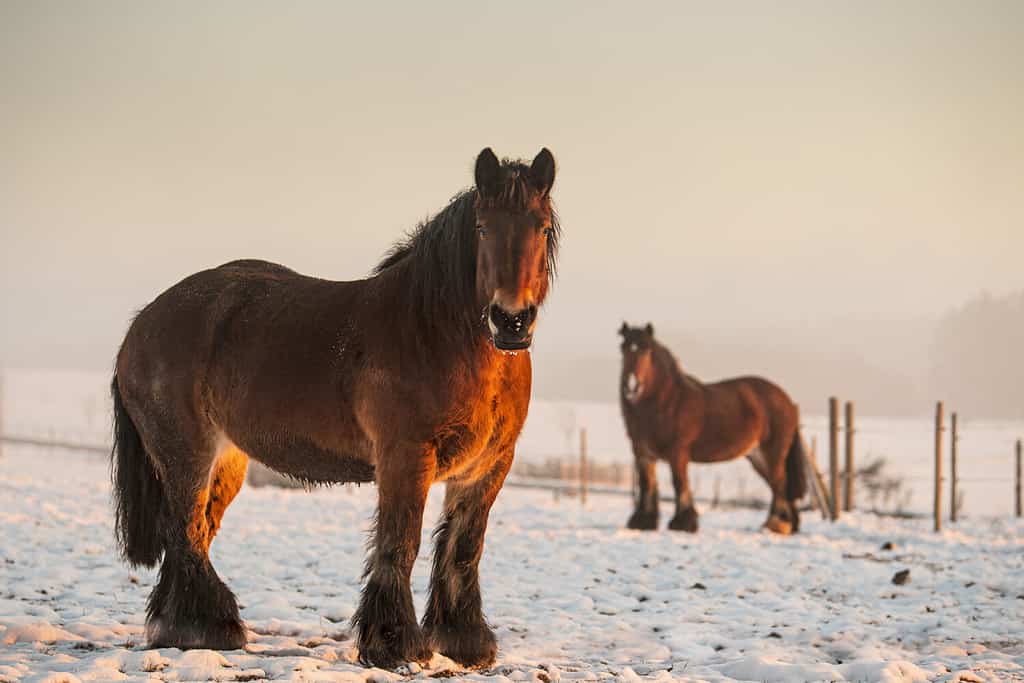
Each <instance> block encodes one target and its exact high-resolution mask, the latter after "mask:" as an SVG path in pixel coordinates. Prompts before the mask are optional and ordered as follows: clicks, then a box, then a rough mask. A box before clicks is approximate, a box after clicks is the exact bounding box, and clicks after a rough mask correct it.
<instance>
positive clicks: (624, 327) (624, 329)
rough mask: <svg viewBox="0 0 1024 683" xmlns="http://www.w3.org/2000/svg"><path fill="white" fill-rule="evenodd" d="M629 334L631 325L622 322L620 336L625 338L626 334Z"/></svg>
mask: <svg viewBox="0 0 1024 683" xmlns="http://www.w3.org/2000/svg"><path fill="white" fill-rule="evenodd" d="M627 332H629V325H627V324H626V322H625V321H623V322H622V327H620V328H619V335H620V336H623V337H625V336H626V333H627Z"/></svg>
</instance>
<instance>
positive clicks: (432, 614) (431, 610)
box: [423, 451, 512, 667]
mask: <svg viewBox="0 0 1024 683" xmlns="http://www.w3.org/2000/svg"><path fill="white" fill-rule="evenodd" d="M511 464H512V453H511V451H510V452H508V453H507V454H502V455H501V456H500V458H499V460H498V462H497V463H495V466H494V469H492V470H491V471H490V472H489V473H488V474H487V475H485V476H484V477H483V478H482V479H480V480H478V481H475V482H472V483H462V482H458V481H451V482H449V483H448V488H447V490H446V492H445V501H444V514H443V515H442V517H441V521H440V523H439V525H438V527H437V532H436V534H435V538H436V545H435V547H434V570H433V573H432V574H431V577H430V598H429V600H428V602H427V610H426V613H425V614H424V616H423V628H424V630H425V631H426V634H427V637H428V642H429V643H430V645H431V646H432V647H433V648H434V649H436V650H437V651H438V652H440V653H441V654H443V655H445V656H446V657H450V658H451V659H453V660H455V661H456V662H458V663H459V664H462V665H463V666H467V667H486V666H490V665H491V664H493V663H494V658H495V656H496V655H497V652H498V643H497V639H496V638H495V637H494V632H493V631H492V630H491V627H490V626H488V625H487V621H486V620H485V619H484V614H483V604H482V601H481V598H480V577H479V569H478V567H479V564H480V556H481V555H482V554H483V548H484V533H485V532H486V531H487V517H488V514H489V512H490V509H491V505H492V504H493V503H494V499H495V497H497V495H498V491H499V490H500V489H501V485H502V483H503V482H504V481H505V475H506V474H508V470H509V467H510V466H511Z"/></svg>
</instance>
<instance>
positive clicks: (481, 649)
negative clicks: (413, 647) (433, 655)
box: [426, 624, 498, 669]
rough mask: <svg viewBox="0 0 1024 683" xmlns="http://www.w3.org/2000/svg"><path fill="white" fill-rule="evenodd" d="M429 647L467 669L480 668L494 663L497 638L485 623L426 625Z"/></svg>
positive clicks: (496, 651) (496, 653)
mask: <svg viewBox="0 0 1024 683" xmlns="http://www.w3.org/2000/svg"><path fill="white" fill-rule="evenodd" d="M426 629H427V642H428V643H429V644H430V646H431V648H432V649H434V650H437V651H438V652H440V653H441V654H443V655H444V656H445V657H448V658H449V659H451V660H452V661H454V662H458V663H459V664H461V665H462V666H464V667H466V668H467V669H482V668H486V667H489V666H491V665H492V664H494V660H495V659H496V658H497V656H498V640H497V638H495V637H494V631H492V630H491V629H490V628H489V627H488V626H487V625H486V624H481V625H479V626H444V625H436V626H427V627H426Z"/></svg>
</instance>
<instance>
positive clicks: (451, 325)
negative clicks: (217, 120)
mask: <svg viewBox="0 0 1024 683" xmlns="http://www.w3.org/2000/svg"><path fill="white" fill-rule="evenodd" d="M554 178H555V162H554V158H553V157H552V156H551V153H550V152H549V151H548V150H547V149H544V150H542V151H541V152H540V153H539V154H538V155H537V157H536V158H535V159H534V160H533V163H532V164H530V165H526V164H524V163H522V162H515V161H508V160H505V161H501V162H499V160H498V158H497V157H496V156H495V155H494V153H493V152H492V151H491V150H490V149H485V150H483V151H482V152H481V153H480V155H479V156H478V158H477V160H476V168H475V180H476V187H475V189H471V190H469V191H466V192H463V193H461V194H459V195H458V196H456V197H455V199H453V200H452V201H451V203H449V204H448V206H447V207H446V208H445V209H443V210H442V211H441V212H440V213H439V214H437V215H436V216H435V217H434V218H432V219H431V220H429V221H428V222H426V223H425V224H423V225H421V226H420V227H419V228H418V229H417V230H416V231H415V232H414V233H413V234H412V235H411V236H410V237H409V238H408V239H407V240H405V241H404V242H402V243H400V244H399V245H398V246H396V247H395V248H394V249H393V250H392V251H391V253H390V254H389V255H388V256H387V257H386V258H385V259H384V261H383V262H382V263H381V264H380V265H378V266H377V268H376V270H375V271H374V274H373V275H372V276H371V277H369V278H367V279H364V280H356V281H352V282H332V281H328V280H321V279H317V278H312V277H306V276H303V275H299V274H297V273H295V272H294V271H291V270H289V269H287V268H285V267H283V266H279V265H275V264H273V263H266V262H263V261H234V262H232V263H227V264H225V265H223V266H220V267H219V268H213V269H211V270H206V271H203V272H200V273H196V274H195V275H192V276H190V277H188V278H186V279H184V280H183V281H181V282H179V283H178V284H176V285H174V286H173V287H171V288H170V289H168V290H167V291H166V292H164V293H163V294H161V295H160V296H159V297H157V298H156V300H155V301H153V302H152V303H150V304H149V305H148V306H146V307H145V308H144V309H143V310H142V311H141V312H140V313H139V315H138V317H137V318H136V319H135V321H134V322H133V323H132V325H131V328H130V329H129V330H128V334H127V336H126V337H125V340H124V343H123V344H122V346H121V350H120V353H119V355H118V357H117V366H116V374H115V376H114V380H113V383H112V391H113V397H114V407H115V437H116V444H115V447H114V454H113V472H114V474H113V478H114V496H115V500H116V507H117V510H116V513H117V535H118V540H119V543H120V547H121V550H122V553H123V555H124V557H125V558H126V559H127V560H128V561H129V562H131V563H133V564H141V565H147V566H152V565H155V564H156V563H157V562H158V561H159V560H160V558H161V555H162V557H163V562H162V565H161V567H160V575H159V580H158V583H157V585H156V587H155V588H154V589H153V592H152V594H151V596H150V598H149V606H148V618H147V635H148V639H149V643H150V645H151V646H153V647H179V648H196V647H205V648H214V649H233V648H240V647H242V646H243V645H244V644H245V642H246V632H245V628H244V626H243V624H242V622H241V620H240V618H239V613H238V606H237V603H236V602H235V597H234V595H233V594H232V592H231V591H230V590H229V589H228V588H227V586H225V585H224V583H223V582H222V581H221V580H220V578H219V577H218V576H217V573H216V572H215V571H214V569H213V567H212V566H211V564H210V560H209V557H208V554H207V550H208V548H209V546H210V543H211V542H212V541H213V538H214V535H215V534H216V533H217V529H218V527H219V526H220V522H221V517H222V515H223V514H224V510H225V509H226V508H227V506H228V505H229V504H230V503H231V500H232V499H233V498H234V497H235V495H236V494H237V493H238V491H239V488H240V487H241V486H242V482H243V479H244V476H245V470H246V465H247V462H248V459H249V458H255V459H256V460H258V461H259V462H262V463H264V464H266V465H268V466H269V467H271V468H273V469H275V470H277V471H279V472H283V473H285V474H287V475H291V476H292V477H295V478H298V479H301V480H304V481H306V482H310V483H338V482H370V481H374V482H376V483H377V486H378V490H379V501H378V507H377V514H376V519H375V529H374V533H373V536H372V540H371V543H370V546H369V555H368V558H367V561H366V569H365V575H364V578H365V587H364V589H363V592H362V596H361V600H360V604H359V607H358V609H357V610H356V613H355V616H354V618H353V624H354V627H355V628H356V631H357V633H356V637H357V644H358V646H359V651H360V657H361V659H362V660H363V661H364V662H365V663H372V664H375V665H378V666H385V667H391V666H395V665H397V664H400V663H403V662H408V661H424V660H427V659H429V658H430V656H431V652H432V650H437V651H440V652H441V653H443V654H445V655H447V656H448V657H451V658H452V659H454V660H455V661H457V662H460V663H461V664H463V665H466V666H486V665H488V664H490V663H491V662H493V660H494V657H495V654H496V651H497V644H496V640H495V637H494V633H493V632H492V631H491V629H490V627H489V626H488V625H487V622H486V621H485V619H484V615H483V612H482V608H481V598H480V585H479V578H478V570H477V568H478V564H479V561H480V556H481V553H482V551H483V541H484V532H485V530H486V528H487V517H488V513H489V511H490V508H491V504H492V503H493V502H494V499H495V497H496V496H497V494H498V490H499V489H500V488H501V485H502V483H503V481H504V479H505V475H506V474H507V473H508V470H509V467H510V465H511V463H512V457H513V452H514V449H515V443H516V439H517V438H518V436H519V431H520V429H521V428H522V425H523V421H524V419H525V418H526V411H527V407H528V405H529V401H530V383H531V366H530V356H529V354H528V353H516V352H517V351H520V350H525V349H528V348H529V346H530V343H531V341H532V338H533V332H534V327H535V324H536V318H537V307H538V306H540V305H541V304H542V303H543V301H544V298H545V296H546V295H547V292H548V287H549V284H550V280H551V277H552V274H553V272H554V265H555V256H556V251H557V244H558V234H559V232H558V224H557V221H556V218H555V215H554V213H553V212H552V208H551V202H550V195H549V193H550V190H551V186H552V184H553V183H554ZM435 481H446V482H447V490H446V494H445V503H444V513H443V515H442V518H441V520H440V524H439V526H438V527H437V532H436V534H435V540H436V547H435V550H434V565H433V575H432V577H431V582H430V595H429V599H428V602H427V607H426V612H425V614H424V617H423V622H422V627H421V626H420V625H418V624H417V621H416V613H415V610H414V608H413V601H412V593H411V590H410V587H409V576H410V572H411V571H412V566H413V562H414V561H415V559H416V556H417V554H418V552H419V546H420V533H421V528H422V522H423V508H424V504H425V502H426V498H427V491H428V489H429V488H430V485H431V484H432V483H433V482H435Z"/></svg>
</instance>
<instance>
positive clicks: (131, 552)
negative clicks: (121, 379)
mask: <svg viewBox="0 0 1024 683" xmlns="http://www.w3.org/2000/svg"><path fill="white" fill-rule="evenodd" d="M110 394H111V396H112V397H113V399H114V449H113V452H112V453H111V454H110V466H111V480H112V482H113V485H114V490H113V494H114V506H115V512H114V515H115V519H114V534H115V535H116V537H117V544H118V545H119V546H120V548H121V555H122V557H124V559H126V560H127V561H128V562H130V563H131V564H133V565H140V564H141V565H145V566H147V567H152V566H153V565H155V564H156V563H157V561H158V560H159V559H160V555H161V553H163V550H164V541H163V537H162V536H161V534H160V518H161V516H162V513H163V507H164V490H163V487H162V486H161V485H160V480H159V479H157V475H156V470H155V469H153V463H152V461H151V460H150V459H149V456H148V455H147V454H146V450H145V449H144V448H143V446H142V439H141V438H140V437H139V432H138V430H137V429H136V428H135V423H134V422H132V418H131V416H130V415H128V411H126V410H125V409H124V402H123V401H122V400H121V391H120V390H119V389H118V387H117V375H114V381H113V382H111V383H110Z"/></svg>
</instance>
